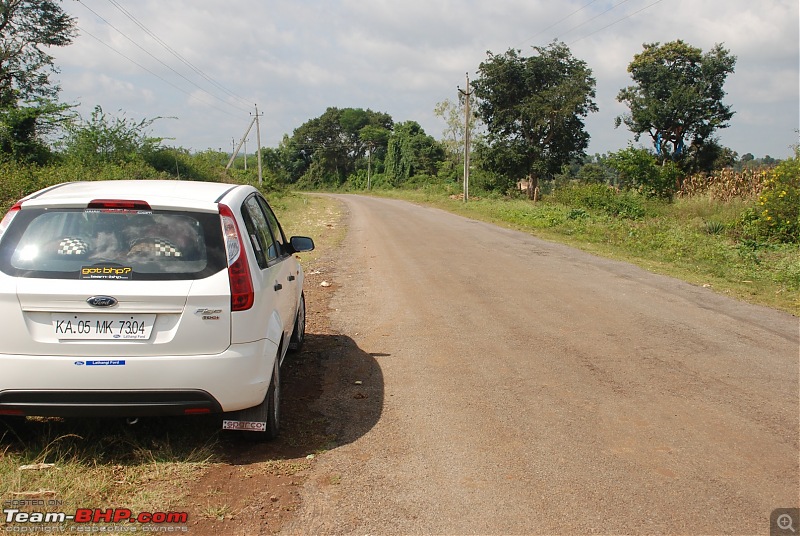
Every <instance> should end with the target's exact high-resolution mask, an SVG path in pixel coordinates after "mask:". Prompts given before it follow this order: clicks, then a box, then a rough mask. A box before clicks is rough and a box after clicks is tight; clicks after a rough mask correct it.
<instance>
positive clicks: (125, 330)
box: [0, 181, 314, 438]
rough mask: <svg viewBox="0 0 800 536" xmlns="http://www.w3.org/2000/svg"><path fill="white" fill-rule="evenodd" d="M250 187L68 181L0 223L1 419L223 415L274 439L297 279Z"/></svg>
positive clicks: (277, 229) (299, 336)
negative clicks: (10, 417)
mask: <svg viewBox="0 0 800 536" xmlns="http://www.w3.org/2000/svg"><path fill="white" fill-rule="evenodd" d="M313 248H314V242H313V241H312V240H311V239H310V238H307V237H292V238H291V239H289V240H287V239H286V238H285V236H284V234H283V230H282V229H281V226H280V224H279V223H278V220H277V219H276V218H275V215H274V213H273V212H272V209H271V208H270V206H269V204H268V203H267V202H266V200H265V199H264V198H263V197H262V196H261V194H260V193H259V192H258V191H257V190H256V189H255V188H253V187H251V186H242V185H230V184H218V183H204V182H186V181H102V182H75V183H65V184H60V185H56V186H53V187H50V188H46V189H44V190H41V191H39V192H36V193H34V194H32V195H29V196H27V197H25V198H23V199H22V200H21V201H19V202H18V203H17V204H16V205H14V207H12V208H11V210H10V211H9V212H8V213H7V214H6V216H5V217H4V218H3V220H2V223H0V415H18V416H28V415H36V416H125V417H142V416H154V415H193V414H204V413H224V414H225V415H223V421H222V422H223V428H226V429H238V430H250V431H258V432H262V433H263V435H262V436H260V437H264V438H272V437H275V436H276V435H277V434H278V429H279V421H280V365H281V362H282V361H283V359H284V357H285V355H286V352H287V350H288V349H289V348H290V347H292V348H294V349H296V348H299V346H300V345H301V344H302V342H303V339H304V337H305V314H306V313H305V300H304V296H303V271H302V269H301V267H300V264H299V262H298V260H297V259H296V258H295V256H294V254H295V253H297V252H301V251H310V250H312V249H313Z"/></svg>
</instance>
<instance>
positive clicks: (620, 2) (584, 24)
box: [557, 0, 629, 38]
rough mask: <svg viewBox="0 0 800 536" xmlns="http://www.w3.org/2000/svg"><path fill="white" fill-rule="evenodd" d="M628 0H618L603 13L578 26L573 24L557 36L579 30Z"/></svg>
mask: <svg viewBox="0 0 800 536" xmlns="http://www.w3.org/2000/svg"><path fill="white" fill-rule="evenodd" d="M628 1H629V0H620V1H619V2H617V3H616V4H614V5H613V6H611V7H610V8H608V9H606V10H605V11H603V12H601V13H598V14H597V15H595V16H594V17H592V18H591V19H589V20H587V21H583V22H582V23H580V24H578V25H577V26H573V27H572V28H570V29H569V30H567V31H566V32H564V33H563V34H562V35H560V36H557V38H560V37H563V36H564V35H567V34H569V33H572V32H574V31H575V30H577V29H578V28H580V27H582V26H586V25H587V24H589V23H590V22H592V21H593V20H595V19H598V18H600V17H602V16H603V15H605V14H606V13H608V12H609V11H612V10H614V9H616V8H618V7H619V6H621V5H622V4H624V3H625V2H628Z"/></svg>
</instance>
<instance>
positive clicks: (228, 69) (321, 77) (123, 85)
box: [53, 0, 800, 156]
mask: <svg viewBox="0 0 800 536" xmlns="http://www.w3.org/2000/svg"><path fill="white" fill-rule="evenodd" d="M652 3H653V0H628V1H627V2H625V3H624V4H619V6H618V7H617V8H614V9H612V10H610V11H609V12H608V13H605V14H602V15H600V16H598V14H600V13H601V12H602V11H604V10H606V9H608V8H609V7H611V6H613V5H614V4H616V2H615V3H611V2H595V3H592V4H591V5H590V6H589V7H586V8H585V9H582V10H580V11H578V10H579V9H580V8H581V7H582V6H586V5H587V2H585V0H568V1H562V2H545V1H543V0H495V1H493V2H478V1H476V0H443V1H441V2H430V1H429V0H406V1H405V2H402V3H398V2H394V1H391V0H373V1H371V2H368V3H367V2H360V1H357V0H336V1H325V2H323V1H321V0H299V1H297V2H279V3H273V2H270V3H266V2H260V1H258V0H233V1H231V2H225V3H220V2H218V1H213V0H172V1H171V2H163V1H157V0H143V1H141V2H135V3H133V2H129V3H126V5H125V9H127V10H128V11H129V12H130V13H131V14H132V15H133V16H134V17H136V19H138V21H140V22H141V23H142V24H143V25H144V26H146V27H147V28H148V29H149V30H151V31H152V32H154V33H155V34H157V35H158V36H159V37H160V38H161V39H163V40H164V41H165V42H167V43H168V44H169V46H170V47H172V48H173V49H174V50H175V51H177V52H178V53H180V55H181V56H183V57H184V58H186V59H187V60H188V61H190V62H191V63H192V64H193V65H194V66H195V67H197V68H199V69H200V70H201V71H202V72H203V73H204V74H206V75H207V76H209V77H211V78H213V79H214V80H215V81H216V82H217V83H219V84H221V85H223V86H224V87H225V88H226V89H227V90H229V91H230V92H231V93H233V94H235V97H234V96H232V95H230V94H229V93H227V92H225V91H222V90H220V89H219V88H218V87H215V86H214V85H212V84H210V83H209V82H208V81H207V80H205V79H204V78H203V77H202V76H200V75H198V74H197V73H196V72H194V71H193V70H192V69H190V68H189V67H187V66H186V65H184V64H183V63H181V62H180V61H178V60H177V59H176V58H175V57H173V56H172V55H171V54H170V53H169V52H167V51H166V50H165V49H164V48H162V47H161V46H160V45H158V44H157V43H156V42H155V41H154V39H153V38H152V37H150V36H148V35H147V34H146V33H145V32H144V31H143V30H142V29H141V28H140V27H138V26H137V25H136V24H134V23H133V22H132V21H130V20H129V19H128V18H127V17H125V16H124V15H123V14H122V13H120V12H119V11H118V10H116V9H115V8H114V7H113V6H112V5H111V4H109V3H107V2H102V1H100V0H83V4H85V5H87V6H89V7H90V8H91V9H93V10H95V11H96V12H97V13H99V14H100V15H102V16H103V17H104V18H106V19H107V20H108V21H109V22H111V23H112V24H113V25H114V26H116V27H117V28H119V29H120V30H122V31H123V32H124V33H125V34H126V35H127V36H129V37H130V38H131V39H133V40H134V41H135V42H136V43H138V44H139V45H140V46H141V47H143V48H145V49H146V50H147V51H149V52H150V54H152V55H154V56H156V57H157V58H158V59H159V60H161V61H162V62H164V63H166V64H168V65H169V66H170V67H171V68H172V69H174V70H175V71H178V72H180V73H181V75H182V76H183V77H186V78H188V79H190V80H192V81H193V82H194V84H190V83H189V82H187V81H186V80H185V79H183V78H182V77H181V76H178V75H176V74H175V73H174V72H172V71H171V70H170V69H167V68H165V67H164V66H163V65H161V64H160V63H159V62H158V61H156V60H154V59H153V58H152V57H150V56H149V55H148V54H146V53H144V52H143V51H142V50H140V49H139V48H138V47H136V46H135V45H133V44H132V43H131V42H130V41H129V40H128V39H126V38H125V37H122V36H121V35H120V34H119V33H118V32H117V31H116V30H114V29H112V28H111V27H110V26H109V25H108V24H106V23H105V22H103V21H102V20H100V19H98V18H97V17H96V16H95V15H94V14H92V13H90V12H89V11H87V10H86V9H85V8H84V6H83V4H81V3H78V2H69V3H66V2H65V3H64V4H62V5H63V6H64V8H65V9H67V10H68V11H69V12H70V13H72V14H74V15H75V16H77V17H78V21H79V24H80V26H81V28H83V29H84V30H85V31H86V32H91V33H92V34H93V35H95V36H97V37H98V38H99V39H101V40H102V41H103V42H104V43H107V44H109V45H111V46H113V47H114V48H116V49H117V50H119V52H121V53H122V54H124V55H125V56H127V57H129V58H130V59H131V60H134V61H136V62H137V63H139V64H140V65H141V66H143V67H145V68H146V69H148V70H149V71H151V72H152V73H154V74H150V73H148V72H146V71H144V70H143V69H142V68H141V67H138V66H136V65H134V64H133V63H131V62H130V61H128V60H126V59H124V58H123V57H122V56H120V55H119V54H117V53H115V52H113V51H111V50H110V49H108V48H107V47H106V46H104V45H103V44H101V43H99V42H98V41H96V40H95V39H93V38H91V37H88V35H86V33H84V35H83V36H82V37H80V38H78V39H77V40H76V42H75V44H73V45H72V46H70V47H67V48H65V49H59V50H54V51H53V53H54V55H55V56H56V61H57V64H58V65H59V66H61V68H62V74H61V75H60V76H59V77H58V78H59V79H60V80H61V86H62V100H65V101H67V102H70V101H76V100H80V101H81V102H83V103H84V105H85V106H88V107H89V109H91V107H93V106H94V104H101V105H102V106H103V107H104V109H106V110H116V109H126V110H129V109H130V110H135V111H136V113H137V114H139V113H141V114H143V116H144V117H154V116H177V117H179V118H180V119H179V120H178V121H171V122H162V123H160V124H158V123H157V125H156V128H162V127H163V128H164V129H165V130H166V131H168V132H169V134H168V135H169V136H174V137H175V138H176V139H175V142H174V143H175V144H177V145H181V146H184V147H189V148H193V149H198V150H202V149H205V148H207V147H214V148H218V147H223V148H224V147H227V146H228V144H229V139H230V138H231V137H237V138H238V137H239V136H240V135H241V133H242V131H243V130H244V128H245V127H246V126H247V124H248V122H249V120H250V115H249V114H250V112H251V108H252V105H253V104H254V103H258V104H259V109H260V110H263V111H264V113H265V116H264V121H263V123H262V125H263V126H264V131H265V135H264V137H263V138H264V144H265V145H270V146H275V145H277V144H278V143H279V141H280V139H281V137H282V136H283V134H285V133H289V134H291V132H292V130H293V129H294V128H296V127H298V126H300V124H302V123H303V122H305V121H307V120H309V119H312V118H314V117H317V116H319V115H320V114H322V113H323V112H324V111H325V109H326V108H327V107H328V106H339V107H347V106H352V107H362V108H371V109H373V110H377V111H382V112H387V113H389V114H391V115H392V116H393V118H394V119H395V121H405V120H410V119H413V120H416V121H418V122H419V123H420V124H422V126H423V127H424V128H425V129H426V131H428V132H429V133H430V134H432V135H434V136H439V135H440V132H441V130H442V128H443V126H444V125H443V124H442V123H441V121H439V120H438V119H437V118H435V117H434V115H433V113H432V110H433V107H434V106H435V104H436V103H437V102H440V101H442V100H444V99H451V100H453V99H455V98H456V94H457V93H456V86H458V85H460V86H462V87H463V85H464V73H465V72H469V73H470V75H471V77H472V78H474V77H475V72H476V71H477V68H478V65H479V64H480V62H481V61H483V60H484V59H485V58H486V56H485V53H486V51H487V50H491V51H492V52H495V53H502V52H505V51H506V50H507V49H509V48H519V49H521V50H522V51H523V53H529V51H530V46H531V45H546V44H548V43H549V42H550V41H551V40H552V39H553V38H554V37H556V36H559V35H562V36H563V38H564V41H565V42H567V43H568V44H570V48H571V49H572V51H573V54H574V55H575V56H576V57H578V58H580V59H583V60H584V61H586V62H587V64H588V65H589V67H591V68H592V69H593V72H594V75H595V77H596V79H597V102H598V106H599V107H600V112H599V113H598V114H594V115H593V116H592V117H590V118H589V119H588V120H587V129H588V130H589V133H590V134H591V136H592V145H591V146H590V151H591V152H606V151H610V150H616V149H618V148H621V147H623V146H624V145H625V144H626V143H627V141H628V140H630V139H631V135H630V133H628V132H627V131H626V130H625V129H624V128H623V129H616V130H615V129H614V127H613V119H614V117H615V116H617V115H619V114H620V113H624V111H625V108H624V106H622V105H621V104H619V103H618V102H616V95H617V92H618V91H619V89H621V88H622V87H624V86H626V85H628V84H630V80H629V78H628V74H627V72H626V69H627V65H628V64H629V63H630V61H631V60H632V58H633V56H634V55H635V54H636V53H638V52H639V51H641V47H642V43H645V42H654V41H659V42H667V41H672V40H675V39H684V40H685V41H686V42H688V43H689V44H691V45H693V46H698V47H700V48H702V49H703V50H708V49H710V48H711V47H712V46H714V44H715V43H724V46H725V47H726V48H728V49H730V50H731V53H733V54H734V55H736V56H737V57H738V62H737V66H736V73H735V74H734V75H732V76H731V77H730V78H729V80H728V83H727V84H726V90H727V91H728V97H726V102H727V103H729V104H731V105H732V106H733V108H734V110H736V112H737V114H736V115H735V116H734V119H733V120H732V122H731V128H730V129H727V130H723V131H720V135H721V138H722V142H723V143H724V144H727V145H730V146H731V147H732V148H733V149H734V150H737V151H739V152H740V153H743V152H748V151H749V152H752V153H754V154H756V155H760V154H765V153H771V154H773V155H774V156H778V155H779V154H781V153H782V152H786V146H788V145H789V144H791V143H792V142H793V141H796V136H795V135H794V133H793V129H796V128H797V126H798V115H800V112H798V101H799V100H800V98H798V93H799V90H798V63H800V61H798V55H799V54H800V52H798V48H799V47H798V41H799V40H800V38H798V27H797V20H798V5H797V2H796V0H775V1H772V2H769V3H760V4H756V3H753V2H752V1H745V0H725V1H723V0H706V1H704V2H697V1H695V0H671V1H662V2H659V3H657V4H655V5H653V6H652V7H649V8H648V7H647V6H649V5H650V4H652ZM645 8H646V9H645ZM642 9H644V10H643V11H641V12H640V13H637V14H633V13H634V12H636V11H637V10H642ZM576 11H577V12H576ZM573 12H576V13H574V14H573V15H572V16H570V17H569V18H567V19H566V20H564V21H563V22H561V23H559V24H554V23H556V22H558V21H559V20H560V19H563V18H565V17H567V16H568V15H570V14H571V13H573ZM628 15H630V17H629V18H625V19H624V20H622V21H620V22H618V23H616V24H613V25H611V24H612V23H614V22H615V21H617V20H619V19H622V18H623V17H626V16H628ZM593 17H597V18H596V19H594V20H590V19H592V18H593ZM587 21H589V22H587ZM579 25H580V26H579ZM609 25H610V26H609ZM550 26H552V27H551V28H549V27H550ZM578 26H579V27H578ZM605 26H608V27H607V28H605V29H602V28H603V27H605ZM576 27H578V28H577V29H575V30H574V31H569V30H571V29H573V28H576ZM598 30H600V31H598ZM594 32H596V33H594ZM155 75H158V76H160V77H161V78H163V79H164V80H166V81H168V83H167V82H165V81H163V80H161V79H159V78H157V77H156V76H155ZM174 86H177V87H178V88H180V89H176V88H175V87H174ZM197 86H199V87H201V88H203V89H204V90H205V91H207V92H210V93H213V94H215V95H217V96H218V97H219V99H216V98H211V97H208V95H207V94H204V93H203V92H201V91H200V89H199V88H198V87H197ZM188 94H192V95H196V98H189V96H188ZM78 97H80V98H78ZM220 99H221V100H220ZM202 102H206V103H208V105H207V106H205V105H203V104H201V103H202Z"/></svg>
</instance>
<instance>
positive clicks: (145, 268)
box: [0, 208, 225, 279]
mask: <svg viewBox="0 0 800 536" xmlns="http://www.w3.org/2000/svg"><path fill="white" fill-rule="evenodd" d="M222 246H223V244H222V232H221V229H220V225H219V216H217V215H215V214H205V213H197V214H195V213H188V212H179V211H131V210H105V209H101V210H98V209H57V208H49V209H28V210H23V211H21V212H20V214H19V215H18V216H17V217H16V218H14V220H13V221H12V224H11V227H10V228H9V230H8V231H7V232H6V234H5V235H4V236H3V240H2V243H0V270H2V271H3V272H5V273H8V274H11V275H17V276H20V275H22V276H24V277H47V278H54V277H63V278H75V277H77V278H89V276H95V277H91V278H94V279H104V278H105V279H110V278H111V277H104V276H106V275H108V274H117V275H119V274H122V275H123V277H115V278H117V279H135V278H142V279H196V278H199V277H206V276H207V275H211V274H213V273H216V272H218V271H219V270H221V269H222V268H224V267H225V261H224V256H223V255H224V253H223V247H222ZM103 268H108V270H107V273H104V270H103ZM112 268H114V269H113V270H112Z"/></svg>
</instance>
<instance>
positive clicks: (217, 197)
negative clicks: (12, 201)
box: [22, 180, 255, 212]
mask: <svg viewBox="0 0 800 536" xmlns="http://www.w3.org/2000/svg"><path fill="white" fill-rule="evenodd" d="M237 189H247V190H255V189H254V188H253V187H251V186H245V185H236V184H224V183H219V182H194V181H181V180H108V181H85V182H67V183H62V184H57V185H55V186H51V187H49V188H45V189H44V190H40V191H38V192H36V193H33V194H31V195H30V196H28V197H26V198H24V199H23V200H22V206H23V208H27V207H32V206H61V207H73V208H74V207H77V208H80V207H86V205H87V204H88V203H89V202H90V201H92V200H95V199H119V200H137V201H138V200H141V201H145V202H147V203H148V204H149V205H150V206H151V207H152V208H159V209H169V208H180V209H194V210H202V211H214V212H216V211H217V210H218V207H217V203H218V202H220V201H221V200H222V198H223V197H225V196H227V195H229V194H230V193H232V192H233V191H234V190H237Z"/></svg>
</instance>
